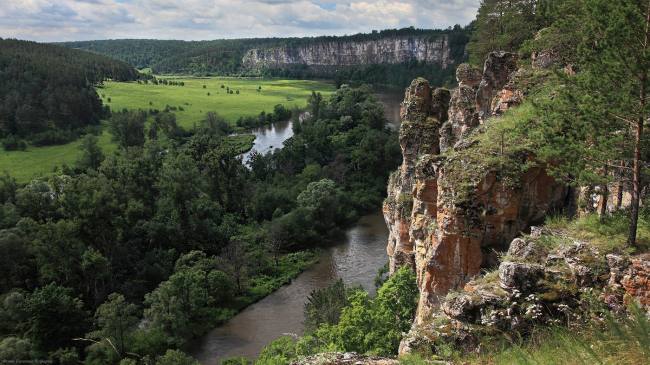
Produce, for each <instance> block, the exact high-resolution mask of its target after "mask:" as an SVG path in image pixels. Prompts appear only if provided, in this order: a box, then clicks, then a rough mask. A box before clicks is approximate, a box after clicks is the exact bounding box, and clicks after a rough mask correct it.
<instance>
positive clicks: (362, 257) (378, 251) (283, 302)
mask: <svg viewBox="0 0 650 365" xmlns="http://www.w3.org/2000/svg"><path fill="white" fill-rule="evenodd" d="M387 239H388V231H387V229H386V224H385V223H384V220H383V218H382V216H381V215H380V214H374V215H368V216H365V217H362V218H361V220H359V222H358V223H357V225H356V226H355V227H354V228H352V229H350V230H348V231H347V232H346V237H345V239H344V240H343V241H342V242H341V243H340V244H338V245H336V246H333V247H330V248H328V249H326V250H324V252H323V253H322V254H321V257H320V260H319V262H318V263H317V264H316V265H314V266H312V267H310V268H309V269H308V270H307V271H305V272H303V273H302V274H300V275H299V276H298V277H297V278H296V279H295V280H293V281H292V282H291V284H289V285H286V286H284V287H282V288H280V289H279V290H277V291H275V292H273V293H272V294H270V295H269V296H267V297H266V298H264V299H262V300H261V301H259V302H257V303H255V304H253V305H251V306H249V307H248V308H246V309H245V310H244V311H242V312H241V313H239V314H238V315H236V316H235V317H234V318H232V319H231V320H230V321H228V322H227V323H226V324H224V325H223V326H221V327H218V328H216V329H214V330H212V331H210V332H209V333H208V334H207V335H205V336H204V337H203V338H202V339H200V340H199V342H198V343H196V344H195V346H196V349H197V350H196V351H194V352H193V354H192V355H193V356H194V357H195V358H196V359H197V360H199V362H200V363H201V364H203V365H218V364H219V361H220V360H222V359H223V358H226V357H231V356H245V357H248V358H255V357H257V355H258V354H259V352H260V350H261V349H262V348H263V347H264V346H265V345H267V344H268V343H269V342H271V341H273V340H274V339H276V338H278V337H280V336H282V335H284V334H296V335H300V334H302V331H303V308H304V303H305V300H306V299H307V296H308V295H309V293H310V292H311V291H312V290H314V289H319V288H324V287H326V286H328V285H329V284H330V283H332V282H334V281H335V280H337V279H339V278H341V279H343V281H344V282H345V283H347V284H350V285H361V286H363V287H364V288H365V289H367V290H369V291H371V292H374V289H375V288H374V283H373V281H374V278H375V275H376V273H377V271H378V270H379V269H380V268H381V267H382V266H383V265H384V264H385V263H386V262H387V256H386V240H387Z"/></svg>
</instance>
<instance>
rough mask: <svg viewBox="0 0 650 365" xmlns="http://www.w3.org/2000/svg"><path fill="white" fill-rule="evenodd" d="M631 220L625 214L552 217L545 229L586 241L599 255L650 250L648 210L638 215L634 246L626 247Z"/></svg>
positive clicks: (649, 215)
mask: <svg viewBox="0 0 650 365" xmlns="http://www.w3.org/2000/svg"><path fill="white" fill-rule="evenodd" d="M629 223H630V218H629V214H628V212H626V211H618V212H614V213H612V214H610V215H608V216H606V217H604V218H603V219H600V217H599V216H598V215H597V214H595V213H593V214H589V215H586V216H584V217H580V218H578V219H574V220H569V219H567V218H565V217H551V218H548V219H547V220H546V227H547V228H550V229H552V230H555V231H560V232H562V233H564V234H566V235H567V236H569V237H571V238H572V239H575V240H581V241H586V242H589V243H590V244H592V245H594V246H596V247H598V248H599V249H600V250H601V251H602V252H601V253H607V252H612V251H627V252H628V253H634V252H645V251H648V249H650V210H648V209H645V210H644V211H643V212H642V214H640V215H639V225H638V231H637V247H626V242H627V234H628V228H629Z"/></svg>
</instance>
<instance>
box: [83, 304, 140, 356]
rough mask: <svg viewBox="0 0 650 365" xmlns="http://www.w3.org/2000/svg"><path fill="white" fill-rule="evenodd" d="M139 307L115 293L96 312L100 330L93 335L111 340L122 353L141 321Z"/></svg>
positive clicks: (99, 339) (104, 339)
mask: <svg viewBox="0 0 650 365" xmlns="http://www.w3.org/2000/svg"><path fill="white" fill-rule="evenodd" d="M138 317H139V313H138V308H137V307H136V306H135V305H134V304H131V303H128V302H126V299H125V298H124V296H123V295H121V294H117V293H113V294H111V295H109V296H108V299H107V300H106V302H104V303H103V304H102V305H100V306H99V307H98V308H97V311H96V312H95V322H96V324H97V328H98V330H97V331H95V332H92V333H91V337H93V338H95V339H97V340H98V341H110V343H111V344H112V346H113V347H114V348H115V349H116V351H117V352H118V353H119V354H120V355H124V354H125V353H126V351H127V345H128V343H129V342H130V334H131V332H132V331H133V329H135V327H136V326H137V325H138V322H139V318H138Z"/></svg>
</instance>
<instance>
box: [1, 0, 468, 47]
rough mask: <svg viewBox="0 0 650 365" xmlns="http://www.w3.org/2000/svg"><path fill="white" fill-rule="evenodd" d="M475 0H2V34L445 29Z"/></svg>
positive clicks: (228, 34) (58, 36) (81, 36)
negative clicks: (412, 27)
mask: <svg viewBox="0 0 650 365" xmlns="http://www.w3.org/2000/svg"><path fill="white" fill-rule="evenodd" d="M479 2H480V0H0V38H18V39H28V40H34V41H40V42H55V41H76V40H94V39H119V38H155V39H183V40H208V39H222V38H258V37H303V36H317V35H344V34H356V33H367V32H370V31H372V30H381V29H387V28H403V27H410V26H414V27H416V28H447V27H449V26H453V25H454V24H461V25H465V24H468V23H469V22H470V21H471V20H472V19H474V17H475V14H476V9H477V8H478V5H479Z"/></svg>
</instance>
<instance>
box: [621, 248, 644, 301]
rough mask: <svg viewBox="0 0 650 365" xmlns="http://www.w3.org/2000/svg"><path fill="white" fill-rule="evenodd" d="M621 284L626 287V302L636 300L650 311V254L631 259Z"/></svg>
mask: <svg viewBox="0 0 650 365" xmlns="http://www.w3.org/2000/svg"><path fill="white" fill-rule="evenodd" d="M621 285H622V287H623V289H625V294H626V296H625V301H626V304H629V302H631V301H632V300H636V301H638V303H639V304H640V305H641V306H643V308H644V309H645V310H646V311H648V312H650V254H645V255H642V256H638V257H634V258H632V259H630V263H629V266H628V268H627V270H626V272H625V275H624V276H623V279H622V280H621Z"/></svg>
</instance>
